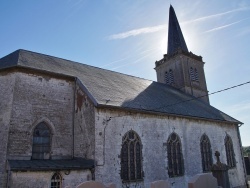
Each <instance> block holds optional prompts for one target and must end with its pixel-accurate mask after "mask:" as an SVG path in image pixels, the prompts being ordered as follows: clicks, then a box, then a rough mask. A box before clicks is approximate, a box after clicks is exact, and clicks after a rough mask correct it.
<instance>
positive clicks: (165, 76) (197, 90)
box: [155, 5, 209, 103]
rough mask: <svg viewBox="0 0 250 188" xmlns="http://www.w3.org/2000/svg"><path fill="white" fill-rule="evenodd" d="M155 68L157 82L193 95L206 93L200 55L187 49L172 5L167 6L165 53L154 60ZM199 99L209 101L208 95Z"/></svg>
mask: <svg viewBox="0 0 250 188" xmlns="http://www.w3.org/2000/svg"><path fill="white" fill-rule="evenodd" d="M155 70H156V74H157V81H158V82H161V83H165V84H168V85H171V86H173V87H175V88H177V89H180V90H181V91H183V92H185V93H187V94H190V95H193V96H194V97H200V96H204V95H207V94H208V91H207V84H206V78H205V73H204V62H203V61H202V57H201V56H197V55H195V54H193V53H192V52H189V51H188V48H187V45H186V42H185V39H184V37H183V35H182V31H181V28H180V25H179V22H178V20H177V17H176V15H175V11H174V8H173V7H172V5H170V8H169V24H168V50H167V54H165V55H164V57H163V59H161V60H159V61H156V62H155ZM200 100H202V101H204V102H207V103H209V98H208V96H204V97H201V98H200Z"/></svg>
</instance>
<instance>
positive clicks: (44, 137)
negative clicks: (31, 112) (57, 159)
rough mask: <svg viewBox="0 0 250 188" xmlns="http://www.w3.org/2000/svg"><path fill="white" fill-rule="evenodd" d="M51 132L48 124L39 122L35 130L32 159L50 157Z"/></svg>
mask: <svg viewBox="0 0 250 188" xmlns="http://www.w3.org/2000/svg"><path fill="white" fill-rule="evenodd" d="M50 137H51V133H50V129H49V128H48V126H47V125H46V124H45V123H44V122H42V123H39V124H38V125H37V126H36V128H35V130H34V132H33V145H32V159H49V157H50V140H51V138H50Z"/></svg>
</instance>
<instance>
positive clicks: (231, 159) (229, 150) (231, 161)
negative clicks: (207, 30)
mask: <svg viewBox="0 0 250 188" xmlns="http://www.w3.org/2000/svg"><path fill="white" fill-rule="evenodd" d="M225 147H226V155H227V165H228V166H229V167H230V168H233V167H235V166H236V162H235V155H234V149H233V142H232V139H231V137H230V136H229V135H227V136H226V138H225Z"/></svg>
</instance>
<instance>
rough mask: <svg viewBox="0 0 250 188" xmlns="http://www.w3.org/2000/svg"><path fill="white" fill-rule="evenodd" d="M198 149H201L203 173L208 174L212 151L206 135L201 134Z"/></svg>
mask: <svg viewBox="0 0 250 188" xmlns="http://www.w3.org/2000/svg"><path fill="white" fill-rule="evenodd" d="M200 148H201V159H202V169H203V172H208V171H210V170H211V166H212V164H213V161H212V150H211V144H210V140H209V138H208V136H207V135H206V134H203V135H202V137H201V141H200Z"/></svg>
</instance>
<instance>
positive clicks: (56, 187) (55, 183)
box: [50, 173, 62, 188]
mask: <svg viewBox="0 0 250 188" xmlns="http://www.w3.org/2000/svg"><path fill="white" fill-rule="evenodd" d="M61 187H62V178H61V176H60V174H59V173H55V174H54V175H53V176H52V178H51V185H50V188H61Z"/></svg>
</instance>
